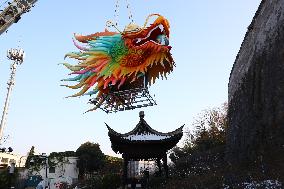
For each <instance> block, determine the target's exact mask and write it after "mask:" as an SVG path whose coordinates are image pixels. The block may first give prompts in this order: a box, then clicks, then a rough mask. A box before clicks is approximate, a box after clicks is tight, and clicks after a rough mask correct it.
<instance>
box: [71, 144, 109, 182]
mask: <svg viewBox="0 0 284 189" xmlns="http://www.w3.org/2000/svg"><path fill="white" fill-rule="evenodd" d="M76 155H77V157H78V158H79V161H78V167H79V174H80V176H83V174H84V173H93V172H95V171H98V170H99V169H100V168H102V167H103V165H104V162H105V155H104V154H103V153H102V151H101V149H100V145H99V144H98V143H92V142H86V143H84V144H82V145H81V146H80V147H79V148H78V149H77V151H76Z"/></svg>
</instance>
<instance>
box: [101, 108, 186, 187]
mask: <svg viewBox="0 0 284 189" xmlns="http://www.w3.org/2000/svg"><path fill="white" fill-rule="evenodd" d="M139 116H140V121H139V123H138V124H137V125H136V127H135V128H134V129H133V130H132V131H130V132H128V133H125V134H121V133H118V132H116V131H114V130H113V129H111V128H110V127H109V126H108V125H107V124H106V126H107V128H108V130H109V132H108V135H109V138H110V141H111V147H112V149H113V151H114V152H115V153H120V154H122V158H123V159H124V167H123V181H124V184H125V183H126V181H127V165H128V162H129V161H140V160H155V161H157V165H158V167H159V173H160V174H161V173H162V169H161V160H163V167H164V171H165V177H166V178H167V177H168V165H167V151H168V150H170V149H171V148H173V147H174V146H175V145H176V144H177V143H178V142H179V140H180V139H181V137H182V135H183V132H182V129H183V126H181V127H180V128H178V129H176V130H175V131H173V132H168V133H161V132H158V131H156V130H154V129H152V128H151V127H150V126H149V125H148V124H147V122H146V121H145V120H144V112H143V111H141V112H140V113H139Z"/></svg>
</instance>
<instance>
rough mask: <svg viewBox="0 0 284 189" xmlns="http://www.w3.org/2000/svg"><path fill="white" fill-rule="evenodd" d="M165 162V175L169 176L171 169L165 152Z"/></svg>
mask: <svg viewBox="0 0 284 189" xmlns="http://www.w3.org/2000/svg"><path fill="white" fill-rule="evenodd" d="M163 164H164V170H165V177H166V178H168V177H169V170H168V162H167V154H166V153H165V154H164V156H163Z"/></svg>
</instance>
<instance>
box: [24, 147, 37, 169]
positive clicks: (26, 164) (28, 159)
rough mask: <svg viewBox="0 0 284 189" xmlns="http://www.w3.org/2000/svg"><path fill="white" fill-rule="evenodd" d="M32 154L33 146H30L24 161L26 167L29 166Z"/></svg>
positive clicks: (33, 153) (33, 152)
mask: <svg viewBox="0 0 284 189" xmlns="http://www.w3.org/2000/svg"><path fill="white" fill-rule="evenodd" d="M34 155H35V147H34V146H32V147H31V149H30V151H29V153H28V157H27V160H26V163H25V167H26V168H29V167H30V161H31V159H32V157H33V156H34Z"/></svg>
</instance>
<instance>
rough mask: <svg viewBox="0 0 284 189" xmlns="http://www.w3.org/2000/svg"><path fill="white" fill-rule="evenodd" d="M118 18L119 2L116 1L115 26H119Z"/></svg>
mask: <svg viewBox="0 0 284 189" xmlns="http://www.w3.org/2000/svg"><path fill="white" fill-rule="evenodd" d="M118 16H119V0H116V3H115V10H114V22H115V26H116V27H117V26H118Z"/></svg>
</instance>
